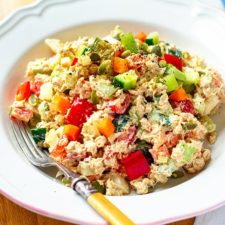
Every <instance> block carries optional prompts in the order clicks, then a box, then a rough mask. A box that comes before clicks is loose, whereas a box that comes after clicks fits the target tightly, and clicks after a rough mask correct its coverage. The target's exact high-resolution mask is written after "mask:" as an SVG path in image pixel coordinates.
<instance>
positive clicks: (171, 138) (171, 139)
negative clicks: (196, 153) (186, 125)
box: [165, 133, 181, 148]
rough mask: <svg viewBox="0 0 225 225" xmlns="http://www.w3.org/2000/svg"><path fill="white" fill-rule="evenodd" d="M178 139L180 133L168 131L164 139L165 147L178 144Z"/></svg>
mask: <svg viewBox="0 0 225 225" xmlns="http://www.w3.org/2000/svg"><path fill="white" fill-rule="evenodd" d="M180 139H181V135H180V134H173V133H170V134H168V135H167V140H166V143H165V145H166V147H167V148H173V147H174V146H176V145H177V144H178V142H179V140H180Z"/></svg>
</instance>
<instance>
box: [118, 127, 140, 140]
mask: <svg viewBox="0 0 225 225" xmlns="http://www.w3.org/2000/svg"><path fill="white" fill-rule="evenodd" d="M136 133H137V128H136V127H135V126H132V127H129V128H128V129H127V130H126V131H124V132H122V133H121V135H120V136H118V137H117V139H116V141H125V142H127V143H129V144H133V143H134V142H135V139H136Z"/></svg>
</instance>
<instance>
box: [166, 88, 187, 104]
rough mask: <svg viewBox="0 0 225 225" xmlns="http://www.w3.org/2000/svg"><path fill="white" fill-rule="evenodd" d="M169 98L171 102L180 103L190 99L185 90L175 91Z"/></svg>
mask: <svg viewBox="0 0 225 225" xmlns="http://www.w3.org/2000/svg"><path fill="white" fill-rule="evenodd" d="M169 98H170V100H173V101H178V102H179V101H183V100H186V99H188V95H187V93H186V91H185V90H184V89H183V88H179V89H177V90H175V91H173V92H172V94H171V95H170V97H169Z"/></svg>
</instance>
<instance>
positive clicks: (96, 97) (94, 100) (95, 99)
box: [91, 91, 99, 105]
mask: <svg viewBox="0 0 225 225" xmlns="http://www.w3.org/2000/svg"><path fill="white" fill-rule="evenodd" d="M91 101H92V103H93V104H95V105H97V104H98V102H99V99H98V96H97V95H96V92H95V91H92V92H91Z"/></svg>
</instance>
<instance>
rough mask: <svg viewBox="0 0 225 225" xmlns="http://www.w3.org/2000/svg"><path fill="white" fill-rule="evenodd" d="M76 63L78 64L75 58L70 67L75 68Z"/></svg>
mask: <svg viewBox="0 0 225 225" xmlns="http://www.w3.org/2000/svg"><path fill="white" fill-rule="evenodd" d="M77 62H78V58H76V57H75V58H74V59H73V62H72V63H71V66H75V65H76V64H77Z"/></svg>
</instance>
